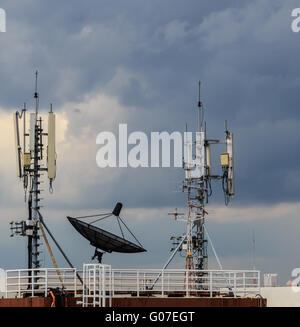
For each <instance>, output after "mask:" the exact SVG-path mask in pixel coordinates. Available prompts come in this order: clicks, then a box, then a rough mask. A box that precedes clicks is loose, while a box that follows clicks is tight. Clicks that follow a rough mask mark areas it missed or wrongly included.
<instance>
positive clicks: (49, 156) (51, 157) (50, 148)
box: [47, 112, 56, 180]
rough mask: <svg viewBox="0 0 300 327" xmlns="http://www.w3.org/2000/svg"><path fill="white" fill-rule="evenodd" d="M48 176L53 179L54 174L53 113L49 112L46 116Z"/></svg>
mask: <svg viewBox="0 0 300 327" xmlns="http://www.w3.org/2000/svg"><path fill="white" fill-rule="evenodd" d="M47 161H48V178H49V179H51V180H53V179H54V178H55V176H56V150H55V114H54V113H53V112H49V116H48V153H47Z"/></svg>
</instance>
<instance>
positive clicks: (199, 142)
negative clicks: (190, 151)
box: [191, 132, 205, 178]
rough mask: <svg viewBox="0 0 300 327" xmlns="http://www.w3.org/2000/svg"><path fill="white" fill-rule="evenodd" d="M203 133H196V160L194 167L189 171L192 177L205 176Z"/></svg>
mask: <svg viewBox="0 0 300 327" xmlns="http://www.w3.org/2000/svg"><path fill="white" fill-rule="evenodd" d="M204 142H205V135H204V132H197V133H196V160H195V169H194V170H192V172H191V177H192V178H201V177H202V176H205V163H204V161H205V147H204Z"/></svg>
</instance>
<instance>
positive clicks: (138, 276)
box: [136, 270, 140, 297]
mask: <svg viewBox="0 0 300 327" xmlns="http://www.w3.org/2000/svg"><path fill="white" fill-rule="evenodd" d="M136 278H137V283H136V287H137V290H136V295H137V297H139V296H140V271H139V270H137V272H136Z"/></svg>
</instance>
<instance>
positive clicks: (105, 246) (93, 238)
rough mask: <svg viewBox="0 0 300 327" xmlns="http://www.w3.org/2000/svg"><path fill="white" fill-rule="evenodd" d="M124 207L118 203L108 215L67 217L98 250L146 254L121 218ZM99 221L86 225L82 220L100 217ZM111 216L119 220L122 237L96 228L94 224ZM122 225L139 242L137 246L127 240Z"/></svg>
mask: <svg viewBox="0 0 300 327" xmlns="http://www.w3.org/2000/svg"><path fill="white" fill-rule="evenodd" d="M122 207H123V205H122V203H120V202H118V203H117V204H116V206H115V208H114V210H113V211H112V213H106V214H97V215H92V216H83V217H67V218H68V220H69V222H70V223H71V224H72V225H73V227H74V228H75V229H76V230H77V231H78V232H79V233H80V234H81V235H82V236H83V237H85V238H86V239H87V240H89V241H90V243H91V245H92V246H94V247H95V248H96V249H101V250H103V251H105V252H109V253H111V252H120V253H139V252H146V251H147V250H145V249H144V248H143V247H142V245H141V243H140V242H139V241H138V240H137V239H136V237H135V236H134V235H133V234H132V232H131V231H130V230H129V228H128V227H127V226H126V225H125V223H124V222H123V220H122V219H121V218H120V216H119V215H120V212H121V209H122ZM99 216H100V218H98V219H97V220H95V221H93V222H91V223H86V222H84V221H82V220H80V219H84V218H91V217H99ZM111 216H115V217H116V218H117V221H118V224H119V227H120V230H121V233H122V237H121V236H117V235H115V234H113V233H110V232H108V231H106V230H103V229H101V228H99V227H96V226H94V225H93V224H94V223H96V222H98V221H100V220H103V219H106V218H109V217H111ZM121 224H123V225H124V226H125V228H126V229H127V230H128V231H129V232H130V234H131V235H132V236H133V237H134V239H135V240H136V241H137V243H138V244H139V245H137V244H135V243H133V242H130V241H128V240H126V239H125V237H124V233H123V230H122V228H121Z"/></svg>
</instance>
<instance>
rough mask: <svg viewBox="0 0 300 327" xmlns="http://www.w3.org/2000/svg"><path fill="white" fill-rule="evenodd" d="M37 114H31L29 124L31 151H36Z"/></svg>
mask: <svg viewBox="0 0 300 327" xmlns="http://www.w3.org/2000/svg"><path fill="white" fill-rule="evenodd" d="M36 118H37V117H36V114H35V113H31V114H30V123H29V151H34V145H35V125H36Z"/></svg>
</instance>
